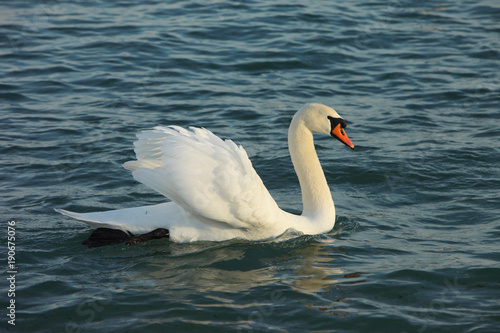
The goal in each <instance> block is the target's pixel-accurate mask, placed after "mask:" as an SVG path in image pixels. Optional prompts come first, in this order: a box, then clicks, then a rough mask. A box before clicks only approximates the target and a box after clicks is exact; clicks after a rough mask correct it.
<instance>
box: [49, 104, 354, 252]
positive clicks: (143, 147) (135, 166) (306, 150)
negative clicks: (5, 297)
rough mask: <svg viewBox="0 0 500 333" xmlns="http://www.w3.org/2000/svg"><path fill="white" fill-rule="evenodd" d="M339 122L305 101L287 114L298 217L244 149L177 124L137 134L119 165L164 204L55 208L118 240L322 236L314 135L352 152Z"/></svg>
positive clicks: (330, 209)
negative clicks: (129, 156) (129, 155)
mask: <svg viewBox="0 0 500 333" xmlns="http://www.w3.org/2000/svg"><path fill="white" fill-rule="evenodd" d="M346 126H347V124H346V122H345V120H344V119H343V118H342V117H341V116H339V114H338V113H337V112H336V111H335V110H334V109H332V108H330V107H328V106H326V105H323V104H317V103H311V104H307V105H305V106H304V107H302V108H301V109H300V110H299V111H297V113H296V114H295V115H294V116H293V119H292V121H291V124H290V127H289V130H288V147H289V151H290V156H291V159H292V163H293V166H294V168H295V172H296V174H297V177H298V179H299V183H300V188H301V192H302V202H303V211H302V214H301V215H295V214H291V213H288V212H286V211H284V210H282V209H280V208H279V207H278V205H277V203H276V202H275V200H274V199H273V198H272V196H271V194H270V193H269V191H268V190H267V189H266V187H265V186H264V184H263V182H262V180H261V178H260V177H259V175H258V174H257V172H256V171H255V169H254V168H253V166H252V163H251V162H250V159H249V158H248V155H247V153H246V151H245V150H244V149H243V147H241V146H238V145H236V144H235V143H234V142H233V141H231V140H229V139H226V140H222V139H220V138H219V137H218V136H216V135H214V134H213V133H212V132H210V131H209V130H206V129H204V128H195V127H190V128H189V129H185V128H181V127H178V126H168V127H155V128H154V129H152V130H145V131H142V132H141V133H139V134H137V138H138V140H137V141H136V142H134V147H135V149H134V151H135V154H136V158H137V159H136V160H134V161H128V162H126V163H124V167H125V168H126V169H128V170H130V171H132V175H133V177H134V178H135V179H136V180H137V181H139V182H141V183H143V184H144V185H146V186H148V187H150V188H152V189H154V190H155V191H157V192H159V193H161V194H163V195H164V196H166V197H168V198H170V199H171V201H170V202H165V203H160V204H156V205H148V206H142V207H134V208H124V209H118V210H110V211H105V212H94V213H75V212H70V211H67V210H63V209H56V211H57V212H59V213H62V214H64V215H66V216H69V217H71V218H73V219H76V220H78V221H82V222H85V223H87V224H88V225H90V226H92V227H96V228H99V229H98V230H110V229H111V231H113V230H114V231H117V232H120V230H121V232H122V233H123V234H125V232H126V233H128V234H129V235H128V236H124V237H125V239H130V237H133V236H134V233H148V234H147V235H150V236H151V235H152V236H151V237H152V238H160V237H170V239H171V241H173V242H181V243H187V242H194V241H225V240H229V239H235V238H238V239H246V240H253V241H259V240H268V239H274V238H276V237H278V236H280V235H282V234H283V233H284V232H285V231H287V230H289V229H292V230H294V231H296V232H298V233H299V234H308V235H315V234H321V233H325V232H328V231H330V230H332V228H333V227H334V224H335V206H334V203H333V199H332V196H331V192H330V188H329V187H328V184H327V181H326V178H325V175H324V173H323V169H322V168H321V164H320V162H319V159H318V156H317V154H316V150H315V148H314V141H313V132H319V133H324V134H327V135H330V136H332V137H334V138H336V139H338V140H339V141H341V142H342V143H344V144H345V145H347V146H348V147H350V148H351V149H354V145H353V144H352V142H351V140H350V139H349V138H348V137H347V134H346V133H345V128H346ZM155 230H156V231H155ZM158 230H159V231H160V234H158ZM125 235H126V234H125ZM146 238H147V237H146ZM140 241H141V239H139V240H138V239H137V238H136V239H135V242H140ZM84 243H85V242H84ZM133 243H134V242H132V244H133ZM128 245H130V244H128ZM89 246H90V245H89Z"/></svg>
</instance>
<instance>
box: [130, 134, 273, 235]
mask: <svg viewBox="0 0 500 333" xmlns="http://www.w3.org/2000/svg"><path fill="white" fill-rule="evenodd" d="M137 137H138V139H139V140H138V141H136V142H135V143H134V146H135V153H136V157H137V160H136V161H129V162H126V163H125V164H124V166H125V168H127V169H129V170H131V171H132V173H133V176H134V178H135V179H136V180H138V181H140V182H141V183H143V184H145V185H146V186H149V187H151V188H152V189H154V190H155V191H157V192H159V193H161V194H163V195H165V196H167V197H168V198H170V199H171V200H172V201H174V202H176V203H177V204H178V205H180V206H181V207H182V208H184V209H185V210H186V211H187V212H189V213H190V214H193V215H194V216H197V217H198V218H199V219H200V220H201V221H204V222H207V223H223V224H227V225H229V226H231V227H233V228H241V229H251V228H254V227H262V226H263V225H271V224H272V223H273V222H275V219H276V214H277V213H278V211H279V208H278V205H277V204H276V202H275V201H274V199H273V198H272V197H271V195H270V193H269V192H268V190H267V189H266V187H265V186H264V184H263V183H262V180H261V178H260V177H259V176H258V174H257V173H256V171H255V169H254V168H253V166H252V163H251V161H250V159H249V158H248V155H247V153H246V151H245V150H244V149H243V148H242V147H241V146H238V145H236V144H235V143H234V142H233V141H231V140H222V139H221V138H219V137H218V136H216V135H214V134H213V133H212V132H210V131H209V130H206V129H204V128H195V127H190V128H189V130H187V129H184V128H181V127H178V126H169V127H155V128H154V129H153V130H147V131H143V132H141V133H139V134H138V135H137Z"/></svg>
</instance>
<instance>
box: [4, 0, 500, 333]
mask: <svg viewBox="0 0 500 333" xmlns="http://www.w3.org/2000/svg"><path fill="white" fill-rule="evenodd" d="M0 7H1V8H0V105H1V109H2V113H1V114H0V117H1V123H2V126H1V127H0V128H1V129H0V133H1V138H0V139H1V145H0V154H1V156H2V158H1V161H0V179H1V181H2V186H1V189H0V196H1V198H2V201H1V202H2V209H1V212H0V214H1V223H2V226H3V227H2V228H3V230H4V231H3V235H4V236H3V237H2V239H3V242H4V244H6V242H7V240H6V237H7V222H8V221H15V223H16V226H15V227H16V256H15V259H16V264H17V266H18V267H17V275H16V297H15V301H16V305H17V307H16V325H15V327H14V326H12V325H9V324H8V323H7V320H8V319H9V318H8V317H6V316H5V313H6V310H5V307H6V306H7V305H8V304H9V303H8V302H9V300H10V298H9V297H8V295H7V289H8V288H9V286H8V285H7V282H6V277H7V276H8V273H7V268H5V267H7V250H6V246H3V249H4V250H3V252H2V254H1V258H2V265H3V267H4V274H3V276H4V278H3V281H4V282H3V283H2V284H1V285H2V292H1V298H0V301H1V304H2V307H3V308H4V311H3V313H4V315H2V317H3V319H2V320H1V325H2V327H4V329H7V330H8V331H13V332H14V331H15V332H104V331H105V332H124V331H127V332H139V331H140V332H165V331H168V332H231V331H238V332H276V331H282V332H305V331H308V332H419V333H422V332H426V333H427V332H498V327H499V325H500V301H499V295H500V264H499V261H500V251H499V246H498V239H499V237H500V219H499V216H500V199H499V190H498V189H499V188H500V181H499V164H498V161H499V160H500V156H499V155H500V154H499V147H500V145H499V138H500V131H499V129H498V124H499V118H500V116H499V115H500V113H499V110H500V85H499V76H498V72H499V69H500V62H499V59H500V52H499V50H500V38H499V36H500V35H499V34H500V27H499V24H498V22H500V7H499V6H498V4H497V3H496V1H488V0H480V1H459V2H454V1H444V2H443V1H440V2H438V3H437V2H421V1H406V0H397V1H387V2H385V1H367V0H360V1H350V2H348V3H345V4H335V3H333V2H328V1H316V2H312V3H311V2H306V1H286V2H283V1H274V2H269V1H259V0H255V1H244V2H243V1H231V2H230V1H201V2H198V1H166V2H165V1H156V0H150V1H104V0H82V1H72V2H63V1H58V0H54V1H16V2H13V3H12V4H5V3H4V4H2V5H0ZM309 102H321V103H324V104H327V105H330V106H333V107H334V108H335V109H336V110H337V111H338V112H339V113H340V114H341V115H342V116H343V117H344V118H345V119H346V120H347V121H348V124H349V125H348V134H349V136H350V138H351V139H352V141H353V142H354V144H355V145H356V149H355V150H354V151H350V150H349V149H348V148H346V147H344V146H341V145H340V144H339V143H338V142H337V141H336V140H331V139H329V138H326V137H320V136H318V137H317V138H316V139H317V140H316V142H317V150H318V153H319V156H320V159H321V161H322V164H323V168H324V171H325V173H326V176H327V179H328V181H329V183H330V185H331V189H332V194H333V197H334V200H335V203H336V208H337V215H338V216H337V221H336V226H335V228H334V229H333V230H332V231H331V232H329V233H328V234H325V235H320V236H314V237H311V236H301V237H297V238H294V239H290V240H287V241H284V242H278V243H276V242H258V243H256V242H241V241H229V242H223V243H196V244H174V243H171V242H169V241H168V240H158V241H152V242H150V243H146V244H142V245H139V246H136V247H133V248H127V247H125V246H122V245H116V246H112V247H106V248H98V249H92V250H89V249H87V248H86V247H84V246H82V245H81V244H80V243H81V242H82V241H83V240H84V239H86V238H87V237H88V235H89V234H90V229H89V228H88V227H86V226H85V225H83V224H81V223H79V222H76V221H72V220H69V219H67V218H65V217H63V216H61V215H58V214H56V213H55V212H54V211H53V208H55V207H59V208H64V209H69V210H74V211H80V212H88V211H94V210H107V209H117V208H124V207H133V206H138V205H147V204H154V203H159V202H163V201H164V200H165V198H163V197H162V196H161V195H159V194H156V193H154V192H153V191H152V190H150V189H148V188H146V187H144V186H143V185H141V184H139V183H137V182H136V181H134V179H133V178H132V176H131V175H130V173H129V172H128V171H127V170H125V169H123V168H122V167H121V164H122V163H123V162H125V161H127V160H130V159H133V157H134V153H133V145H132V144H133V141H134V140H135V134H136V133H137V132H139V131H140V130H143V129H147V128H150V127H153V126H156V125H170V124H174V125H180V126H188V125H195V126H203V127H205V128H208V129H210V130H212V131H213V132H214V133H216V134H217V135H219V136H221V137H223V138H232V139H233V140H234V141H235V142H237V143H238V144H241V145H243V147H245V148H246V150H247V152H248V154H249V156H250V158H251V160H252V162H253V164H254V167H255V169H256V170H257V171H258V173H259V174H260V175H261V177H262V179H263V181H264V183H265V184H266V186H267V187H268V188H269V190H270V191H271V193H272V194H273V196H274V197H275V198H276V201H277V202H278V203H279V204H280V206H281V207H283V208H284V209H287V210H289V211H293V212H300V211H301V197H300V189H299V186H298V182H297V179H296V177H295V174H294V171H293V168H292V166H291V163H290V159H289V156H288V150H287V147H286V135H287V126H288V123H289V121H290V119H291V117H292V115H293V113H294V112H295V111H296V110H298V109H299V108H300V107H302V106H303V105H304V104H305V103H309ZM6 245H7V244H6Z"/></svg>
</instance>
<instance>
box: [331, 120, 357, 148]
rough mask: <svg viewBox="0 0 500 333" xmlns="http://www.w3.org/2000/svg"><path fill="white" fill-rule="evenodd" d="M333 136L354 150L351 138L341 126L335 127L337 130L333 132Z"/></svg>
mask: <svg viewBox="0 0 500 333" xmlns="http://www.w3.org/2000/svg"><path fill="white" fill-rule="evenodd" d="M332 136H333V137H335V138H337V139H338V140H339V141H341V142H342V143H344V144H345V145H347V146H349V148H351V149H354V145H353V144H352V142H351V140H349V138H348V137H347V134H345V131H344V129H343V128H341V127H340V124H338V125H337V126H335V128H334V129H333V130H332Z"/></svg>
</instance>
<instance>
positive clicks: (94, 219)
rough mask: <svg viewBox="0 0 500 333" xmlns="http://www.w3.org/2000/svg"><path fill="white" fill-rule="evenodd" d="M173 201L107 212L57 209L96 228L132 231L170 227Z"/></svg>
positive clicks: (173, 207)
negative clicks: (169, 221)
mask: <svg viewBox="0 0 500 333" xmlns="http://www.w3.org/2000/svg"><path fill="white" fill-rule="evenodd" d="M174 205H175V204H173V203H172V202H166V203H162V204H158V205H152V206H142V207H134V208H124V209H117V210H109V211H106V212H93V213H75V212H70V211H68V210H64V209H59V208H56V209H55V211H56V212H58V213H61V214H63V215H65V216H68V217H71V218H73V219H75V220H78V221H81V222H84V223H87V224H88V225H90V226H91V227H94V228H110V229H118V230H123V231H127V232H132V233H144V232H150V231H152V230H155V229H158V228H167V229H168V228H169V225H168V219H169V216H172V210H173V209H176V207H175V206H174Z"/></svg>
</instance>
